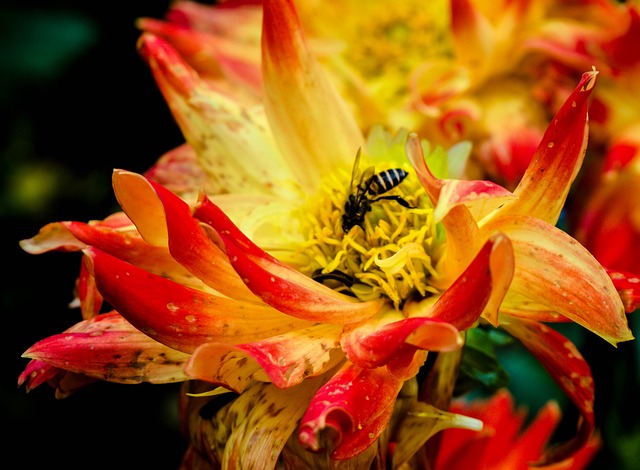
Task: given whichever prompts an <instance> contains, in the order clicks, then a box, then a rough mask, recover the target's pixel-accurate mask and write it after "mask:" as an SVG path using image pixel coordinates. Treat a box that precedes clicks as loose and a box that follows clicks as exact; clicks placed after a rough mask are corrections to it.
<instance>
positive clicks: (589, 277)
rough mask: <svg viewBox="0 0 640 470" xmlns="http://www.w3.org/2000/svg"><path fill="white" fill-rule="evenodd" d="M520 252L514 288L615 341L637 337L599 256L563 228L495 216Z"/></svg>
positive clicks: (493, 225)
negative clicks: (633, 334) (593, 254)
mask: <svg viewBox="0 0 640 470" xmlns="http://www.w3.org/2000/svg"><path fill="white" fill-rule="evenodd" d="M485 229H486V230H491V231H492V232H493V231H501V232H504V233H505V234H506V235H507V236H508V237H509V239H510V240H511V243H512V244H513V249H514V252H515V260H516V261H515V266H516V269H515V275H514V278H513V282H512V284H511V288H512V289H513V290H514V291H516V292H518V293H521V294H522V295H525V296H526V297H528V298H530V299H531V300H533V301H535V302H539V303H541V304H543V305H546V306H547V307H548V308H550V309H552V310H555V311H556V312H558V313H560V314H562V315H564V316H565V317H567V318H569V319H571V320H572V321H574V322H576V323H578V324H580V325H582V326H584V327H585V328H587V329H589V330H591V331H593V332H594V333H596V334H597V335H599V336H601V337H602V338H603V339H605V340H607V341H609V342H610V343H611V344H614V345H615V344H616V343H618V342H619V341H627V340H630V339H633V336H632V334H631V330H629V327H628V325H627V318H626V316H625V313H624V306H623V305H622V301H621V300H620V296H619V295H618V293H617V291H616V289H615V287H614V286H613V283H612V282H611V279H610V278H609V276H608V275H607V273H606V271H605V270H604V268H603V267H602V266H601V265H600V263H598V262H597V261H596V259H595V258H594V257H593V256H592V255H591V253H589V252H588V251H587V250H586V249H585V248H584V247H583V246H582V245H580V244H579V243H578V242H577V241H576V240H574V239H573V238H571V237H570V236H569V235H567V234H566V233H565V232H563V231H562V230H560V229H558V228H556V227H554V226H552V225H549V224H547V223H546V222H543V221H542V220H540V219H536V218H534V217H529V216H524V215H523V216H509V217H501V218H499V219H497V220H493V221H492V223H491V224H490V225H487V226H486V227H483V230H485Z"/></svg>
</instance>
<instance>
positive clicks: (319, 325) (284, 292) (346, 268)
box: [19, 0, 631, 468]
mask: <svg viewBox="0 0 640 470" xmlns="http://www.w3.org/2000/svg"><path fill="white" fill-rule="evenodd" d="M139 47H140V51H141V53H142V55H143V57H144V58H145V59H146V60H147V62H148V63H149V65H150V67H151V70H152V72H153V74H154V77H155V79H156V81H157V83H158V86H159V87H160V89H161V91H162V93H163V95H164V96H165V99H166V100H167V103H168V104H169V106H170V108H171V110H172V112H173V115H174V116H175V119H176V121H177V123H178V124H179V125H180V127H181V130H182V132H183V134H184V136H185V139H186V141H187V143H186V144H185V145H183V146H181V147H179V148H177V149H174V150H173V151H172V152H171V153H170V154H168V155H167V156H165V157H164V158H163V159H161V161H160V162H159V163H158V165H157V166H156V167H155V168H153V169H152V171H150V172H149V173H148V174H147V176H145V175H141V174H137V173H134V172H130V171H125V170H122V169H117V170H115V171H114V174H113V187H114V192H115V195H116V198H117V199H118V202H119V204H120V206H121V207H122V210H123V212H124V213H118V214H114V215H113V216H111V217H109V218H107V219H105V220H104V221H100V222H93V223H81V222H58V223H53V224H49V225H47V226H45V227H44V228H43V229H42V230H41V232H40V233H39V234H38V235H36V237H34V238H32V239H29V240H23V241H22V247H23V248H24V249H25V250H26V251H28V252H30V253H40V252H44V251H50V250H62V251H82V253H83V261H84V263H83V265H82V268H81V273H80V277H79V281H78V301H79V304H80V306H81V310H82V314H83V320H82V321H81V322H80V323H78V324H77V325H74V326H73V327H71V328H70V329H69V330H67V331H65V332H64V333H61V334H59V335H54V336H52V337H50V338H46V339H44V340H42V341H41V342H39V343H37V344H35V345H34V346H33V347H31V348H30V349H29V350H28V351H27V352H26V353H25V356H26V357H29V358H31V359H32V362H31V363H30V364H29V365H28V366H27V368H26V369H25V371H24V372H23V374H21V376H20V378H19V383H26V385H27V388H33V387H34V386H37V385H40V384H41V383H43V382H44V381H49V382H50V383H52V384H53V385H54V386H56V387H58V390H57V392H58V394H59V396H66V395H68V394H69V393H71V392H73V391H74V390H75V389H77V388H78V387H79V386H82V385H84V384H86V380H94V379H101V380H107V381H114V382H123V383H139V382H143V381H148V382H153V383H166V382H182V381H185V383H186V385H185V394H184V396H183V399H184V402H183V404H182V417H183V423H184V426H185V428H186V429H187V433H188V435H189V437H190V447H189V449H188V451H187V453H186V455H185V458H184V462H183V463H184V466H185V468H202V467H204V466H213V467H217V466H222V467H225V468H230V467H233V466H239V467H251V466H255V465H258V464H260V466H263V467H266V468H274V467H275V466H276V464H277V462H278V460H279V459H281V458H282V459H284V460H285V462H289V463H290V465H292V466H300V465H303V464H304V465H307V466H310V467H314V468H318V466H320V465H327V466H331V465H333V464H332V463H331V461H332V460H351V462H352V464H353V465H354V466H365V467H368V466H369V465H370V464H371V463H372V462H374V461H375V462H377V463H379V464H380V465H382V466H384V465H386V462H387V460H388V459H390V458H393V464H394V465H397V464H400V463H402V462H408V461H410V460H411V459H412V458H413V456H414V455H415V454H416V452H418V451H419V449H420V448H421V447H422V446H423V445H424V444H425V442H427V440H428V439H429V438H430V437H431V436H432V435H433V434H434V433H435V432H437V431H439V430H441V429H443V428H446V427H452V426H456V427H467V428H472V429H477V428H478V423H477V422H476V421H474V420H468V419H465V418H464V417H460V416H457V415H455V414H449V413H447V412H444V411H441V410H442V409H445V408H446V406H443V405H447V404H448V401H449V399H450V398H451V393H452V387H451V384H452V383H453V380H454V379H455V377H453V376H451V377H449V376H448V375H446V374H445V375H444V377H446V378H447V379H451V380H448V381H446V383H443V385H441V386H435V387H433V388H430V387H427V388H426V389H425V388H424V385H423V384H419V383H418V373H419V372H420V371H421V370H424V369H423V366H424V365H425V362H426V359H427V355H428V352H429V351H436V352H440V353H442V354H441V356H439V357H442V358H444V359H442V361H443V362H446V361H447V360H448V359H447V358H448V357H453V358H455V357H459V356H456V355H457V354H459V352H460V347H461V346H462V344H463V343H464V336H465V333H464V331H465V330H469V329H470V328H473V327H475V326H476V325H478V324H480V323H482V324H485V323H488V324H492V325H494V326H503V327H504V328H505V329H506V330H507V331H509V332H510V333H511V334H512V335H514V336H515V337H517V338H518V339H519V340H521V341H522V342H523V344H525V345H526V346H527V347H528V348H529V349H530V350H531V351H532V352H533V353H534V354H535V355H536V357H538V358H539V360H541V361H542V362H543V364H544V365H545V366H546V367H547V368H548V370H549V371H550V372H551V373H552V375H553V376H554V378H555V379H556V380H557V381H558V382H559V383H560V384H561V386H562V387H563V389H564V390H565V392H566V393H567V394H568V395H569V397H570V398H571V399H572V400H573V401H574V403H575V404H576V405H577V406H578V409H579V410H580V412H581V414H582V417H583V420H582V424H581V425H580V427H579V430H578V434H577V436H576V439H575V440H572V441H570V442H569V443H567V445H566V446H565V447H563V448H562V450H561V451H559V452H557V453H553V454H550V455H548V456H547V458H548V459H549V460H550V461H558V460H562V459H565V458H571V455H573V454H574V453H575V452H579V450H580V449H581V448H583V447H584V445H586V443H587V442H588V440H589V438H590V437H591V435H592V433H593V430H594V426H595V424H594V422H593V410H592V405H593V384H592V382H591V374H590V371H589V368H588V365H586V362H584V360H583V359H582V357H581V356H580V354H579V353H578V352H577V350H576V349H575V348H574V347H573V345H572V344H571V343H570V342H568V341H567V340H566V338H564V337H562V336H561V335H559V334H558V333H556V332H554V331H553V330H551V329H550V328H548V327H547V326H545V325H544V324H542V323H541V321H568V320H570V321H574V322H576V323H578V324H581V325H583V326H584V327H585V328H587V329H589V330H591V331H593V332H594V333H596V334H598V335H600V336H601V337H603V338H604V339H605V340H607V341H609V342H611V343H613V344H616V343H617V342H619V341H626V340H629V339H631V333H630V331H629V329H628V327H627V324H626V317H625V312H624V307H623V305H622V302H621V300H620V297H619V296H618V294H617V292H616V289H615V287H614V285H613V283H612V281H611V279H610V278H609V276H608V275H607V273H606V271H605V270H604V269H603V268H602V266H601V265H600V264H599V263H598V262H597V261H596V260H595V259H594V258H593V257H592V255H590V254H589V252H588V251H587V250H586V249H585V248H584V247H582V246H581V245H580V244H579V243H578V242H577V241H576V240H574V239H573V238H571V237H570V236H569V235H567V234H566V233H564V232H562V231H560V230H559V229H557V228H555V226H554V224H555V222H556V221H557V219H558V217H559V214H560V209H561V208H562V205H563V203H564V200H565V198H566V196H567V194H568V191H569V187H570V186H571V183H572V182H573V179H574V178H575V176H576V173H577V171H578V170H579V168H580V165H581V163H582V158H583V155H584V150H585V147H586V130H587V98H588V97H589V95H590V93H591V90H592V89H593V86H594V84H595V78H596V74H597V73H596V72H595V71H591V72H587V73H585V74H584V76H583V78H582V80H581V81H580V83H579V84H578V86H577V88H576V89H575V90H574V91H573V93H572V94H571V95H570V97H569V99H568V100H567V102H566V103H565V104H564V105H563V106H562V108H561V109H560V111H559V112H558V114H557V116H556V118H555V120H554V121H553V122H552V124H551V125H550V126H549V128H548V129H547V131H546V133H545V135H544V137H543V139H542V141H541V143H540V145H539V147H538V150H537V152H536V154H535V156H534V158H533V160H532V163H531V165H530V166H529V167H528V169H527V171H526V173H525V175H524V177H523V179H522V182H521V183H520V184H519V185H518V187H517V188H516V189H515V191H514V192H513V193H511V192H509V191H508V190H506V189H505V188H502V187H500V186H498V185H497V184H495V183H492V182H489V181H477V180H476V181H468V180H462V179H457V178H452V177H451V176H452V175H455V168H457V167H458V166H459V162H455V161H453V159H454V157H455V156H458V157H459V156H460V155H461V153H460V152H461V148H460V147H457V148H452V149H449V153H447V152H445V151H444V150H443V149H442V148H434V149H433V150H432V149H431V147H430V146H429V145H428V144H427V143H426V142H421V141H420V139H419V137H418V136H417V135H416V134H414V133H407V132H406V131H405V132H399V133H398V134H395V135H391V134H388V133H386V132H383V131H382V130H372V132H371V133H370V134H369V135H368V137H367V139H365V137H364V136H363V134H362V132H361V130H360V128H359V127H358V125H357V122H356V120H355V118H354V116H353V115H352V114H351V113H350V112H349V109H348V106H347V104H346V103H345V102H344V101H343V100H342V98H341V97H340V95H339V94H338V93H337V92H336V91H335V89H334V88H333V86H332V84H331V81H330V80H329V79H328V78H327V77H326V76H325V75H324V73H323V70H322V68H321V67H320V65H319V63H318V62H317V61H316V59H315V57H314V56H313V55H312V54H311V53H310V51H309V49H308V48H307V46H306V42H305V37H304V36H303V33H302V29H301V27H300V24H299V21H298V18H297V16H296V12H295V9H294V8H293V4H292V3H291V2H290V1H287V0H280V1H278V0H272V1H266V2H264V5H263V28H262V59H261V67H262V72H261V77H262V81H263V86H264V93H263V98H262V102H261V103H260V104H257V105H256V104H249V103H248V101H246V99H245V98H246V97H244V96H242V97H239V98H237V99H235V98H234V96H233V94H232V90H231V89H230V88H224V87H220V86H218V84H217V83H216V81H210V80H208V79H206V78H205V79H202V78H201V77H200V75H199V74H198V73H197V72H196V71H195V70H194V69H193V68H192V67H191V66H190V65H189V63H188V61H186V60H184V59H183V58H182V57H181V56H180V55H179V54H178V53H177V51H176V50H175V49H174V48H173V47H172V46H171V45H170V44H169V43H168V42H167V41H165V40H163V39H161V38H160V37H158V36H155V35H153V34H150V33H144V34H143V35H142V36H141V38H140V42H139ZM462 149H464V146H463V147H462ZM405 153H406V155H407V156H408V157H409V161H407V160H406V159H405V158H404V157H405ZM463 153H464V152H462V154H463ZM354 160H355V163H354ZM449 160H451V161H449ZM194 164H195V165H196V166H197V169H193V168H192V166H193V165H194ZM371 167H373V168H371ZM447 167H449V168H447ZM185 168H186V169H188V170H189V171H186V172H185V171H183V170H184V169H185ZM436 168H439V170H438V171H436V170H435V169H436ZM434 171H435V172H436V173H437V174H438V176H435V173H434ZM405 174H406V175H408V176H407V177H406V179H405V177H404V175H405ZM178 177H181V178H178ZM156 179H157V180H163V181H168V182H172V183H173V184H174V186H173V188H174V189H176V192H172V191H171V190H170V189H169V188H168V187H165V186H163V185H162V184H160V183H159V182H158V181H156ZM195 185H202V187H203V188H204V189H206V192H201V191H200V192H199V191H197V190H196V186H195ZM345 201H350V206H349V205H345ZM351 209H353V211H352V210H351ZM361 216H362V217H361ZM107 306H108V307H107ZM102 309H108V311H107V312H105V313H101V312H102ZM448 353H450V354H451V355H452V356H448ZM444 368H445V366H444V365H443V363H442V362H441V363H439V364H438V365H437V366H435V367H434V369H433V370H434V371H435V372H438V373H440V372H442V371H443V370H444ZM84 377H89V379H85V378H84ZM188 379H189V381H187V380H188ZM445 385H446V386H445ZM218 386H222V387H223V388H224V389H226V390H227V391H233V392H235V393H233V394H222V395H221V396H219V395H220V393H219V392H220V391H219V390H218V388H217V387H218ZM421 387H422V390H421ZM425 396H429V398H430V401H428V402H427V401H426V400H424V399H423V398H424V397H425ZM256 442H258V443H260V445H256ZM387 444H393V446H392V447H393V449H394V451H393V456H392V457H391V456H389V455H388V447H389V446H388V445H387Z"/></svg>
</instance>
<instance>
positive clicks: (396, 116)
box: [138, 0, 628, 189]
mask: <svg viewBox="0 0 640 470" xmlns="http://www.w3.org/2000/svg"><path fill="white" fill-rule="evenodd" d="M260 3H261V2H244V1H233V0H231V1H225V2H221V3H219V4H217V5H215V6H213V7H212V6H209V5H201V4H197V3H194V2H189V1H179V2H176V3H175V4H174V5H173V6H172V8H171V10H170V11H169V13H168V14H167V21H159V20H156V19H153V18H142V19H140V20H139V22H138V25H139V27H140V28H141V29H143V30H145V31H149V32H152V33H154V34H157V35H160V36H162V37H163V38H165V39H167V40H168V41H170V42H171V43H172V45H174V47H176V48H177V49H178V50H179V51H180V52H181V55H182V56H183V57H184V58H185V60H187V61H188V62H189V63H190V65H191V66H192V67H194V68H195V69H196V70H198V71H199V73H200V75H201V76H202V77H203V78H204V79H209V80H213V81H215V82H216V83H219V81H220V80H219V79H220V78H221V77H228V78H233V79H234V81H233V83H235V84H236V86H237V85H238V84H242V85H244V86H242V89H243V90H244V92H245V93H246V94H247V95H250V96H251V99H255V98H256V96H258V95H259V94H260V82H261V72H260V55H259V51H258V49H259V44H260V42H259V36H258V35H257V31H259V29H260V17H261V9H262V6H261V4H260ZM295 4H296V8H297V10H298V12H299V15H300V18H301V22H302V23H303V25H304V28H305V31H306V33H307V36H308V37H309V38H310V47H311V48H312V49H313V50H314V52H315V53H316V55H317V56H318V57H319V60H321V61H322V63H323V64H324V65H325V66H326V69H327V70H328V71H329V72H330V73H331V78H332V80H333V82H334V83H336V84H337V86H338V87H339V90H340V92H341V94H342V95H343V96H346V97H349V102H350V105H351V107H352V109H353V110H354V112H355V114H356V117H357V119H358V122H359V123H360V126H361V128H363V129H365V130H368V129H370V128H371V127H372V126H375V125H377V124H379V123H386V124H387V125H388V126H389V128H390V129H392V130H393V129H397V128H400V127H403V128H408V129H412V130H414V131H416V132H418V133H419V134H420V135H422V136H425V137H427V138H428V139H429V140H430V142H432V143H434V144H439V145H442V146H444V147H445V148H448V147H450V146H451V145H453V144H454V143H456V142H458V141H460V140H462V139H467V140H470V141H472V142H473V143H474V145H473V149H472V155H471V157H472V158H471V159H470V161H469V165H468V168H467V172H468V173H467V174H468V175H469V177H471V178H477V177H483V176H484V175H487V176H488V177H490V178H491V179H492V180H494V181H497V182H499V183H501V184H503V185H505V186H506V187H507V188H508V189H513V188H514V187H515V185H516V184H517V183H518V181H520V178H521V177H522V175H523V174H524V172H525V170H526V168H527V167H528V164H529V162H530V160H531V158H532V156H533V154H534V152H535V149H536V148H537V145H538V142H539V141H540V139H541V138H542V135H543V133H544V129H545V127H546V125H547V122H549V120H550V119H551V118H552V117H553V115H554V114H555V112H556V111H557V109H558V107H559V106H560V104H562V103H563V102H564V100H565V99H566V96H567V95H568V94H569V93H570V92H571V89H572V87H573V84H574V83H575V80H576V79H578V78H579V76H580V73H581V72H582V71H583V70H587V69H589V68H590V67H591V66H593V65H595V66H596V67H597V68H598V69H599V70H604V71H605V73H608V72H609V70H610V69H611V66H610V61H609V60H608V59H607V56H608V54H607V49H608V48H607V40H609V39H610V38H611V37H613V36H615V35H616V34H618V32H619V31H620V29H621V28H622V25H623V24H626V22H627V18H626V17H627V16H628V15H627V11H626V8H625V7H623V6H620V5H617V4H616V3H615V2H609V1H598V2H593V1H591V0H586V1H576V2H567V3H563V4H561V5H557V4H555V3H552V2H508V1H502V2H483V1H479V0H448V1H445V0H438V1H432V2H427V3H425V2H420V1H416V0H411V1H405V2H402V4H401V5H394V7H393V8H389V7H388V2H384V1H379V0H374V1H360V2H350V3H349V4H348V5H345V3H344V2H322V3H321V4H320V3H318V2H314V1H308V0H297V1H296V2H295ZM236 24H238V25H239V27H235V25H236ZM229 25H234V27H233V28H232V27H229ZM609 49H610V48H609ZM203 58H206V59H207V60H203ZM212 64H215V65H216V67H215V68H214V67H213V66H212ZM533 77H535V78H534V79H532V78H533Z"/></svg>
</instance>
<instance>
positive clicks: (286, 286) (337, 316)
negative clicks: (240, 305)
mask: <svg viewBox="0 0 640 470" xmlns="http://www.w3.org/2000/svg"><path fill="white" fill-rule="evenodd" d="M194 215H195V217H197V218H198V219H200V220H202V221H203V222H204V223H206V224H209V225H211V227H213V229H214V230H215V231H216V232H217V234H218V236H219V237H220V238H221V239H222V242H223V243H224V245H225V247H226V249H227V256H229V259H230V261H231V264H232V265H233V267H234V269H235V270H236V271H237V272H238V274H240V276H241V277H242V279H243V281H244V282H245V283H246V284H247V286H248V287H249V289H251V291H252V292H253V293H254V294H256V295H257V296H259V297H260V298H261V299H262V300H264V301H265V302H266V303H267V304H269V305H271V306H273V307H274V308H276V309H278V310H279V311H281V312H284V313H286V314H287V315H290V316H292V317H296V318H302V319H305V320H310V321H316V322H323V323H333V324H345V323H352V322H357V321H361V320H364V319H366V318H369V317H371V316H373V315H375V314H376V313H377V312H378V311H379V310H380V308H381V307H382V305H383V303H384V301H383V300H382V299H380V300H375V301H370V302H359V301H357V300H354V299H353V298H352V297H349V296H346V295H342V294H339V293H337V292H335V291H333V290H332V289H329V288H328V287H326V286H324V285H322V284H319V283H317V282H315V281H313V280H312V279H310V278H309V277H307V276H305V275H303V274H301V273H300V272H298V271H296V270H295V269H293V268H291V267H289V266H287V265H286V264H284V263H282V262H280V261H279V260H277V259H276V258H274V257H273V256H271V255H269V254H268V253H266V252H265V251H264V250H262V249H261V248H260V247H258V246H256V245H255V244H254V243H253V242H252V241H251V240H249V239H248V238H247V237H246V236H245V235H244V234H243V233H242V232H241V231H240V230H239V229H238V227H236V226H235V225H234V224H233V222H232V221H231V220H230V219H229V218H228V217H227V215H226V214H225V213H224V212H223V211H222V210H221V209H220V208H219V207H218V206H216V205H215V204H214V203H212V202H211V201H210V200H209V199H208V198H207V197H206V196H203V197H202V198H201V200H200V203H199V205H198V206H197V207H196V209H195V214H194Z"/></svg>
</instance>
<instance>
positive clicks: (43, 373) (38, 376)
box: [18, 359, 62, 392]
mask: <svg viewBox="0 0 640 470" xmlns="http://www.w3.org/2000/svg"><path fill="white" fill-rule="evenodd" d="M61 372H62V371H61V370H60V369H58V368H57V367H55V366H52V365H51V364H49V363H48V362H45V361H41V360H39V359H32V360H30V361H29V364H27V367H25V369H24V370H23V371H22V373H21V374H20V375H19V376H18V387H22V386H23V385H24V386H25V387H26V389H27V392H30V391H31V390H33V389H34V388H36V387H38V386H40V385H42V384H43V383H45V382H48V381H50V380H53V379H55V378H56V376H57V375H58V374H60V373H61Z"/></svg>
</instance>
